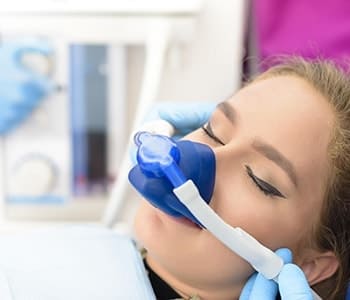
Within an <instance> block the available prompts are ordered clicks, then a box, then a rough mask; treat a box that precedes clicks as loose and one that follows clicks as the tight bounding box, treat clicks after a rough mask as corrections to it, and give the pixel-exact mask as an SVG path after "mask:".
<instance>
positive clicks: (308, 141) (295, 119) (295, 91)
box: [229, 76, 334, 180]
mask: <svg viewBox="0 0 350 300" xmlns="http://www.w3.org/2000/svg"><path fill="white" fill-rule="evenodd" d="M229 102H230V104H231V105H232V106H233V107H234V108H235V110H236V111H237V124H239V125H238V126H241V130H242V134H244V135H246V136H247V137H248V138H249V137H251V138H255V137H259V138H261V139H263V140H264V141H266V142H267V143H269V144H271V145H273V146H274V147H275V148H277V149H278V150H279V151H280V152H281V153H283V154H284V155H285V156H286V157H287V158H288V159H289V160H291V161H292V163H293V165H294V166H295V169H296V171H297V176H298V175H299V177H301V180H303V179H305V178H307V177H309V176H311V175H312V174H313V173H314V172H318V173H315V174H325V170H326V166H327V163H326V162H327V147H328V144H329V141H330V136H331V131H332V125H333V117H334V116H333V113H332V110H331V107H330V104H329V103H328V102H327V100H326V99H325V98H324V97H323V96H322V95H321V94H320V93H319V92H317V91H316V90H315V89H314V88H313V87H312V86H311V85H310V84H309V83H307V82H306V81H305V80H303V79H301V78H298V77H296V76H277V77H272V78H268V79H264V80H259V81H256V82H253V83H252V84H250V85H248V86H247V87H245V88H243V89H242V90H240V91H239V92H238V93H237V94H236V95H234V96H233V97H232V98H231V99H230V100H229Z"/></svg>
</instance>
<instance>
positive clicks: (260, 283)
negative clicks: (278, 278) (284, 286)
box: [249, 273, 278, 300]
mask: <svg viewBox="0 0 350 300" xmlns="http://www.w3.org/2000/svg"><path fill="white" fill-rule="evenodd" d="M277 291H278V286H277V283H276V282H274V281H273V280H269V279H266V278H265V277H264V276H263V275H262V274H260V273H259V274H258V275H257V276H256V279H255V282H254V285H253V288H252V290H251V292H250V296H249V299H253V300H255V299H264V300H274V299H276V295H277Z"/></svg>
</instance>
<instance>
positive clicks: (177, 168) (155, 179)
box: [129, 132, 216, 226]
mask: <svg viewBox="0 0 350 300" xmlns="http://www.w3.org/2000/svg"><path fill="white" fill-rule="evenodd" d="M134 141H135V144H136V146H137V147H138V151H137V156H136V158H137V162H138V164H137V165H136V166H135V167H134V168H132V170H131V171H130V173H129V180H130V182H131V184H132V185H133V186H134V187H135V189H136V190H137V191H138V192H139V193H140V194H141V195H142V196H143V197H145V198H146V199H147V200H148V201H149V202H150V203H151V204H153V205H154V206H155V207H157V208H159V209H160V210H162V211H163V212H165V213H167V214H169V215H171V216H174V217H182V216H183V217H186V218H188V219H190V220H191V221H192V222H195V223H196V224H198V225H200V226H203V225H202V224H201V222H200V221H199V220H198V219H197V218H196V217H195V216H194V215H193V214H192V213H191V212H190V210H189V209H188V208H187V207H186V206H185V205H184V204H183V203H181V201H180V200H179V199H178V198H177V197H176V195H175V194H174V192H173V189H174V187H178V186H181V185H182V184H183V183H185V182H186V181H187V180H188V179H191V180H192V181H193V183H194V184H195V185H196V186H197V188H198V190H199V193H200V195H201V197H202V199H203V200H204V201H205V202H206V203H209V201H210V199H211V197H212V195H213V190H214V183H215V169H216V166H215V155H214V153H213V151H212V149H211V148H210V147H208V146H207V145H204V144H200V143H195V142H191V141H185V140H183V141H174V140H172V139H170V138H168V137H166V136H163V135H154V134H151V133H148V132H139V133H137V134H136V135H135V137H134ZM166 174H168V176H167V175H166Z"/></svg>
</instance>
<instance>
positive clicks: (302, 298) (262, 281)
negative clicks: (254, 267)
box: [239, 248, 313, 300]
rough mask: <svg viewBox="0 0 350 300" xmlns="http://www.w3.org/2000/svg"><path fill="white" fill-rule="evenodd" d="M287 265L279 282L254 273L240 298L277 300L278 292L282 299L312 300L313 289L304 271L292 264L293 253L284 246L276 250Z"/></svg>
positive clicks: (241, 299) (279, 277)
mask: <svg viewBox="0 0 350 300" xmlns="http://www.w3.org/2000/svg"><path fill="white" fill-rule="evenodd" d="M276 253H277V254H278V255H279V256H280V257H281V258H282V259H283V261H284V262H285V265H284V266H283V268H282V271H281V273H280V274H279V276H278V284H277V283H275V282H274V281H272V280H268V279H266V278H265V277H264V276H263V275H261V274H253V275H252V276H251V277H250V278H249V280H248V281H247V283H246V284H245V286H244V288H243V290H242V293H241V295H240V297H239V300H275V299H276V295H277V292H278V291H279V292H280V294H281V298H282V300H312V299H313V297H312V294H311V289H310V287H309V284H308V282H307V279H306V277H305V275H304V273H303V271H302V270H301V269H300V268H299V267H298V266H297V265H295V264H292V263H291V262H292V253H291V251H290V250H289V249H286V248H283V249H279V250H277V251H276Z"/></svg>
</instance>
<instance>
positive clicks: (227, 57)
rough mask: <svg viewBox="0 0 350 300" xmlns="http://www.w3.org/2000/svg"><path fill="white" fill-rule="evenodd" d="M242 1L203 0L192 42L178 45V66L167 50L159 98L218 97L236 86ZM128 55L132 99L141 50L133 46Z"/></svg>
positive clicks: (203, 98) (239, 72)
mask: <svg viewBox="0 0 350 300" xmlns="http://www.w3.org/2000/svg"><path fill="white" fill-rule="evenodd" d="M244 3H245V1H244V0H215V1H214V0H203V8H202V11H201V13H200V15H199V18H198V24H197V30H196V35H195V38H194V40H193V42H191V43H189V44H188V45H180V46H178V48H179V49H180V56H179V64H178V66H177V67H175V68H174V67H173V66H172V63H171V61H172V55H171V53H168V57H167V64H166V66H165V69H164V74H163V78H162V81H161V86H160V91H159V95H158V99H159V100H160V101H202V100H203V101H221V100H224V99H225V98H226V97H227V96H229V95H231V94H232V92H233V91H235V90H236V89H237V88H238V87H239V84H240V77H241V76H240V75H241V59H242V55H243V32H244V29H243V24H244V15H245V13H244ZM128 56H129V62H128V64H129V65H128V72H129V76H128V82H129V87H128V93H129V101H131V102H132V103H135V99H137V96H138V91H139V87H140V80H141V76H142V65H143V58H144V51H143V49H142V48H141V47H132V48H130V49H129V51H128ZM131 111H134V109H131ZM131 114H132V113H131Z"/></svg>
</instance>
